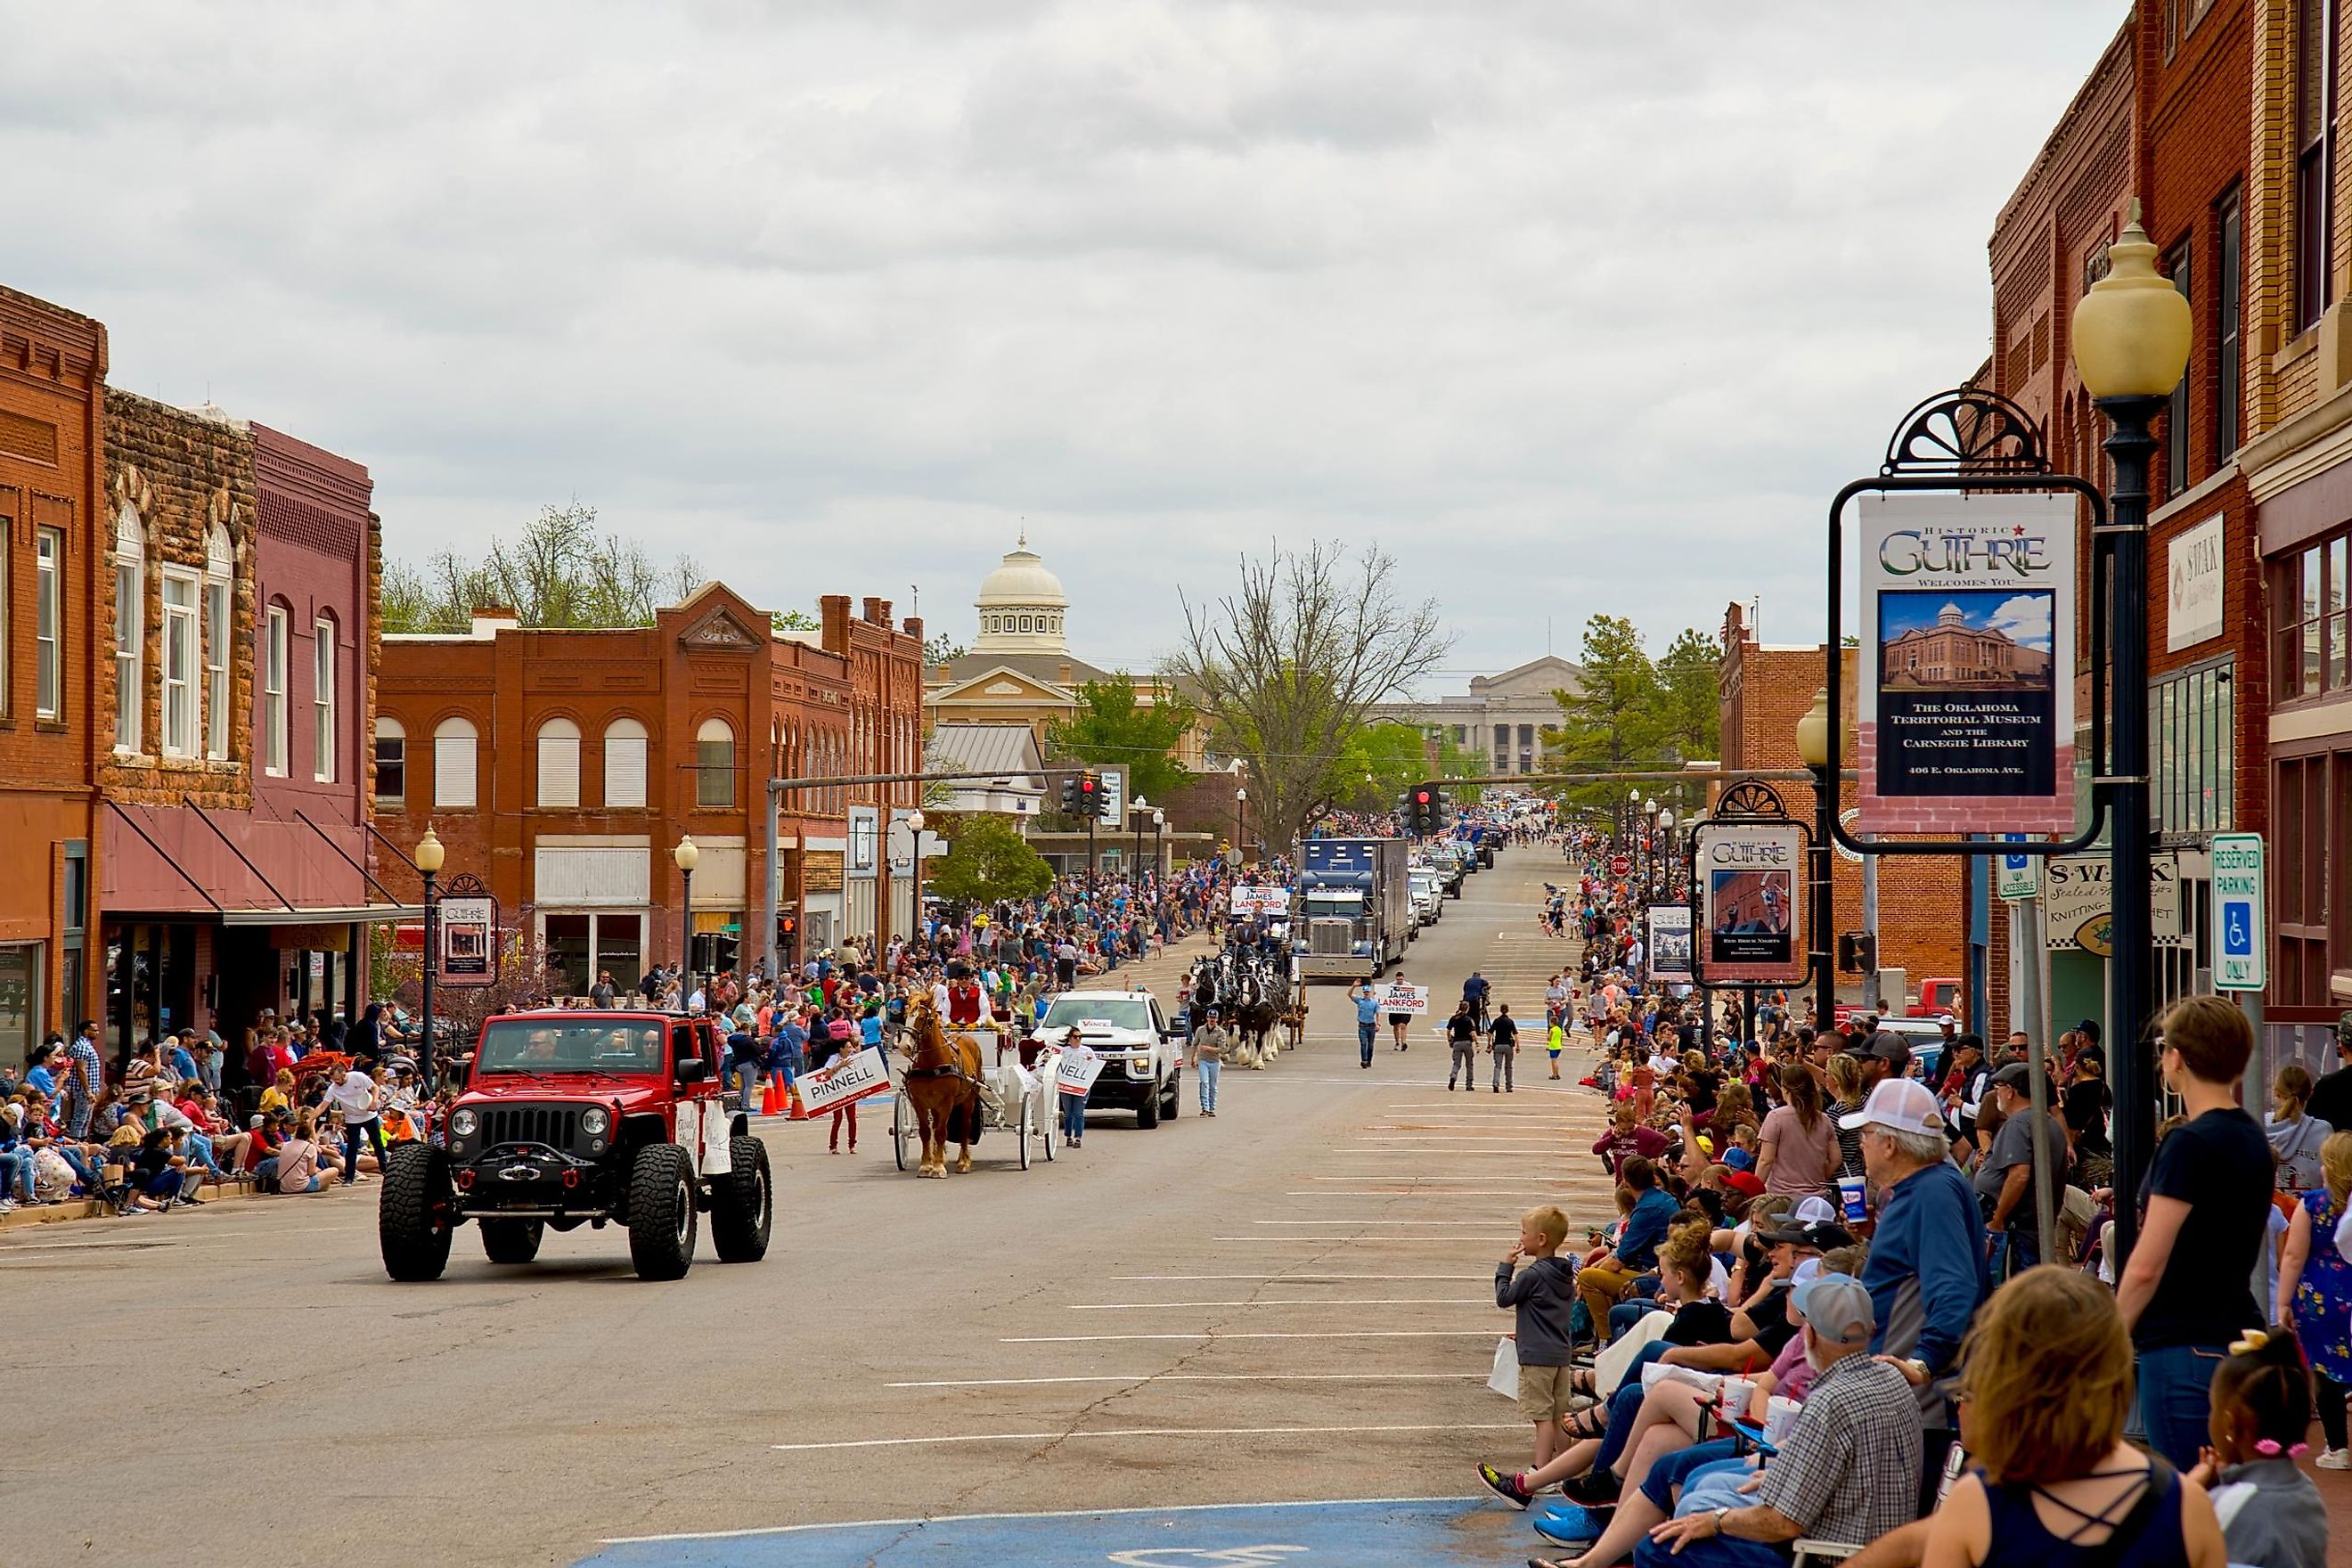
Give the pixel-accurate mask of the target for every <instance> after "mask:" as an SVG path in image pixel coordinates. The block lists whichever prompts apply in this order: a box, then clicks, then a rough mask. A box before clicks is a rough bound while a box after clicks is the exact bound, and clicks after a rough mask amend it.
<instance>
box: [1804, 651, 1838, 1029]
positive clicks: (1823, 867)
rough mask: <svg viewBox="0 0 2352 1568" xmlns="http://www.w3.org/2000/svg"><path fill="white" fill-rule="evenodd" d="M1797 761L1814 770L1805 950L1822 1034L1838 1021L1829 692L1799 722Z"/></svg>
mask: <svg viewBox="0 0 2352 1568" xmlns="http://www.w3.org/2000/svg"><path fill="white" fill-rule="evenodd" d="M1797 756H1798V758H1799V759H1800V760H1801V761H1802V762H1803V763H1804V764H1805V766H1807V767H1809V768H1811V769H1812V770H1813V854H1812V860H1813V866H1812V873H1813V914H1812V921H1811V923H1812V928H1813V931H1812V940H1811V942H1807V943H1806V944H1805V945H1806V946H1807V948H1809V949H1810V950H1811V955H1812V964H1813V1027H1814V1028H1815V1029H1817V1030H1819V1031H1821V1032H1822V1033H1824V1034H1826V1033H1827V1032H1828V1031H1829V1028H1830V1026H1831V1025H1832V1023H1833V1022H1834V1021H1835V1020H1836V1018H1837V963H1836V958H1837V954H1836V952H1835V950H1834V949H1833V948H1832V946H1831V945H1830V943H1831V942H1832V940H1833V939H1832V935H1831V931H1830V928H1831V927H1832V926H1834V925H1836V924H1837V889H1836V885H1835V883H1833V882H1832V880H1831V878H1832V875H1833V874H1834V873H1835V871H1836V869H1837V863H1836V862H1835V861H1834V860H1832V858H1831V856H1832V855H1833V854H1834V853H1835V850H1834V849H1833V848H1832V844H1831V839H1832V836H1833V835H1834V834H1835V833H1836V831H1837V803H1838V781H1837V780H1835V779H1833V778H1832V777H1830V692H1829V688H1828V687H1826V686H1824V687H1822V689H1819V690H1817V691H1815V692H1814V693H1813V705H1812V706H1811V708H1809V709H1807V710H1805V716H1804V717H1803V718H1801V719H1800V720H1798V721H1797Z"/></svg>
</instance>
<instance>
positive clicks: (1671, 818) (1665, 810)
mask: <svg viewBox="0 0 2352 1568" xmlns="http://www.w3.org/2000/svg"><path fill="white" fill-rule="evenodd" d="M1674 830H1675V808H1674V807H1673V806H1671V805H1664V806H1660V807H1659V808H1658V831H1659V832H1661V833H1672V832H1673V831H1674Z"/></svg>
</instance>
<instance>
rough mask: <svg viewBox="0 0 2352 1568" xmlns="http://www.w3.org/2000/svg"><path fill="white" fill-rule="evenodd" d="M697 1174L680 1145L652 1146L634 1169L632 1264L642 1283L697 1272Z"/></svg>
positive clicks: (639, 1155) (631, 1177)
mask: <svg viewBox="0 0 2352 1568" xmlns="http://www.w3.org/2000/svg"><path fill="white" fill-rule="evenodd" d="M697 1229H698V1222H697V1220H696V1219H695V1217H694V1171H693V1168H692V1167H691V1166H689V1165H688V1163H687V1161H686V1151H685V1150H683V1149H681V1148H679V1147H678V1146H677V1144H675V1143H648V1144H646V1146H645V1147H644V1148H642V1149H640V1150H638V1151H637V1159H636V1163H635V1164H634V1165H632V1166H631V1167H630V1169H629V1261H630V1262H631V1263H633V1264H635V1265H636V1269H637V1278H638V1279H684V1278H685V1277H686V1271H687V1270H688V1269H689V1268H693V1267H694V1240H695V1236H696V1234H697Z"/></svg>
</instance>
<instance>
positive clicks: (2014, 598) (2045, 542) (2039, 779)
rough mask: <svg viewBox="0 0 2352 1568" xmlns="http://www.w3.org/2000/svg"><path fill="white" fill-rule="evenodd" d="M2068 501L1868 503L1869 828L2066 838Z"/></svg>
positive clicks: (1865, 819) (1927, 495) (2070, 731)
mask: <svg viewBox="0 0 2352 1568" xmlns="http://www.w3.org/2000/svg"><path fill="white" fill-rule="evenodd" d="M2076 505H2077V501H2076V498H2075V497H2074V496H2073V495H2072V494H2064V493H2022V494H2021V493H2018V492H2014V491H2011V492H1982V491H1980V492H1977V493H1974V494H1961V495H1954V494H1943V493H1931V492H1925V491H1910V492H1899V493H1895V494H1891V495H1866V496H1864V497H1863V498H1861V500H1860V501H1859V502H1858V506H1859V509H1860V511H1859V516H1860V521H1861V528H1860V533H1861V579H1862V581H1861V590H1862V620H1863V638H1862V666H1863V668H1862V671H1861V685H1862V691H1861V699H1860V705H1859V708H1858V710H1857V714H1856V726H1855V739H1856V752H1855V757H1854V766H1855V768H1856V770H1857V772H1858V773H1859V774H1860V781H1861V789H1860V793H1859V795H1858V797H1857V803H1856V804H1857V808H1858V809H1859V811H1860V812H1861V821H1862V824H1863V826H1864V828H1866V829H1867V830H1868V831H1870V832H1872V833H1937V834H1942V835H1945V836H1947V837H1952V836H1955V832H1956V830H1958V829H1966V830H1970V831H1975V832H1980V833H1981V832H2010V833H2072V832H2073V831H2074V813H2075V805H2074V679H2073V668H2074V663H2073V661H2074V532H2075V517H2074V512H2075V507H2076ZM2062 676H2063V679H2062Z"/></svg>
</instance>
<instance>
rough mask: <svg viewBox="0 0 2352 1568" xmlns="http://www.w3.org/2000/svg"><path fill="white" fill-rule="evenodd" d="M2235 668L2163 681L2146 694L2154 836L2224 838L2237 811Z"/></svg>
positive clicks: (2222, 667)
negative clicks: (2152, 745) (2218, 835)
mask: <svg viewBox="0 0 2352 1568" xmlns="http://www.w3.org/2000/svg"><path fill="white" fill-rule="evenodd" d="M2233 673H2234V665H2233V664H2218V665H2210V666H2208V667H2207V668H2203V669H2194V670H2189V671H2188V672H2186V673H2184V674H2181V675H2177V676H2174V677H2172V678H2171V679H2167V680H2161V681H2158V682H2157V684H2156V685H2154V686H2152V687H2150V688H2149V689H2148V715H2147V719H2148V733H2149V734H2150V735H2151V736H2152V737H2154V739H2155V742H2156V747H2155V751H2156V778H2155V785H2156V791H2155V794H2156V798H2155V801H2154V803H2153V804H2154V806H2155V817H2156V826H2157V831H2158V832H2159V833H2223V832H2227V831H2228V830H2229V828H2230V826H2231V820H2232V814H2233V812H2234V810H2235V802H2234V799H2233V795H2234V784H2235V783H2236V781H2235V779H2234V777H2233V776H2232V775H2233V773H2234V771H2235V770H2234V768H2233V765H2232V764H2233V762H2234V756H2233V751H2232V745H2231V741H2232V738H2233V737H2234V735H2235V733H2236V729H2237V726H2236V702H2235V696H2234V693H2235V690H2236V686H2235V682H2234V681H2233V680H2232V679H2231V677H2232V675H2233Z"/></svg>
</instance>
